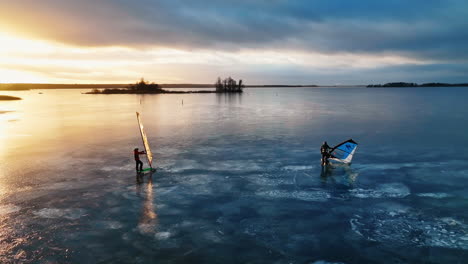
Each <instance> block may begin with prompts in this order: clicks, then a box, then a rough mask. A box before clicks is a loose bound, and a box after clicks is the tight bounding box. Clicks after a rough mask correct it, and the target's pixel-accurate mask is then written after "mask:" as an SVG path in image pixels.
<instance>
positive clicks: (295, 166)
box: [283, 165, 315, 171]
mask: <svg viewBox="0 0 468 264" xmlns="http://www.w3.org/2000/svg"><path fill="white" fill-rule="evenodd" d="M313 168H315V166H305V165H302V166H299V165H288V166H284V167H283V170H291V171H302V170H311V169H313Z"/></svg>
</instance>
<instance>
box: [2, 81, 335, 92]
mask: <svg viewBox="0 0 468 264" xmlns="http://www.w3.org/2000/svg"><path fill="white" fill-rule="evenodd" d="M128 85H129V84H120V83H117V84H115V83H110V84H56V83H51V84H48V83H0V90H3V91H27V90H34V89H44V90H46V89H105V88H112V89H122V88H127V87H128ZM159 86H160V87H161V88H187V89H193V88H213V89H214V88H216V87H215V85H214V84H190V83H180V84H160V85H159ZM245 87H246V88H297V87H304V88H305V87H335V86H319V85H282V84H281V85H276V84H267V85H245Z"/></svg>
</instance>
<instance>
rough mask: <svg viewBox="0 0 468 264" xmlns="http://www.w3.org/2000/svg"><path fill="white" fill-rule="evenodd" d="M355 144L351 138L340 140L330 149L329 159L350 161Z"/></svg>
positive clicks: (355, 147)
mask: <svg viewBox="0 0 468 264" xmlns="http://www.w3.org/2000/svg"><path fill="white" fill-rule="evenodd" d="M357 145H358V144H357V143H356V142H355V141H354V140H352V139H349V140H346V141H344V142H341V143H340V144H338V145H336V146H335V147H333V148H332V149H331V150H330V155H331V158H330V160H334V161H339V162H343V163H351V160H352V159H353V155H354V152H355V151H356V149H357Z"/></svg>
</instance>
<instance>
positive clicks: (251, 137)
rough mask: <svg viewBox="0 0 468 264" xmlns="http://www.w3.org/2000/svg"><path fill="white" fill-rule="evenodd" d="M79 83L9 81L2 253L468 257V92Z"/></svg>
mask: <svg viewBox="0 0 468 264" xmlns="http://www.w3.org/2000/svg"><path fill="white" fill-rule="evenodd" d="M39 92H42V93H43V94H39ZM80 92H82V91H78V90H43V91H38V90H33V91H23V92H1V94H6V95H14V96H19V97H22V98H23V100H21V101H8V102H6V101H1V102H0V146H1V148H0V262H2V263H9V262H26V263H28V262H34V263H38V262H39V263H68V262H71V263H97V262H99V263H111V262H121V263H187V262H190V263H347V264H349V263H466V261H467V259H468V133H467V128H468V127H467V125H468V107H467V104H466V98H468V89H467V88H414V89H398V88H394V89H388V88H387V89H366V88H329V89H326V88H297V89H296V88H294V89H292V88H284V89H283V88H282V89H246V90H245V92H244V94H242V95H216V94H167V95H144V96H142V95H84V94H81V93H80ZM182 100H183V104H182ZM136 111H138V112H140V113H141V115H142V119H143V122H144V125H145V129H146V133H147V134H148V138H149V141H150V145H151V146H152V150H153V152H154V156H155V161H154V163H155V164H156V167H157V172H156V173H154V174H153V175H152V177H150V175H146V176H145V177H144V178H143V181H138V182H137V181H136V177H135V176H136V175H135V172H134V166H135V165H134V161H133V153H132V150H133V148H135V147H139V148H140V149H141V148H142V147H143V146H142V143H141V138H140V134H139V130H138V127H137V121H136V116H135V112H136ZM349 138H352V139H354V140H355V141H357V142H358V143H359V147H358V150H357V153H356V155H355V157H354V161H353V164H352V166H351V167H336V168H333V169H331V170H329V171H327V172H326V173H322V171H321V167H320V152H319V148H320V145H321V143H322V142H323V141H324V140H326V141H328V143H329V144H330V145H334V144H337V143H339V142H341V141H343V140H346V139H349Z"/></svg>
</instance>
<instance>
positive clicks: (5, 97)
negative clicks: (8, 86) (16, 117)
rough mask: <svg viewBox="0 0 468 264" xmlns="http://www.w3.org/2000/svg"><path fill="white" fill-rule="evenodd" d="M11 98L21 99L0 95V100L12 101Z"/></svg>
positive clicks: (14, 98) (14, 97)
mask: <svg viewBox="0 0 468 264" xmlns="http://www.w3.org/2000/svg"><path fill="white" fill-rule="evenodd" d="M13 100H21V98H20V97H16V96H9V95H0V101H13Z"/></svg>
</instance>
